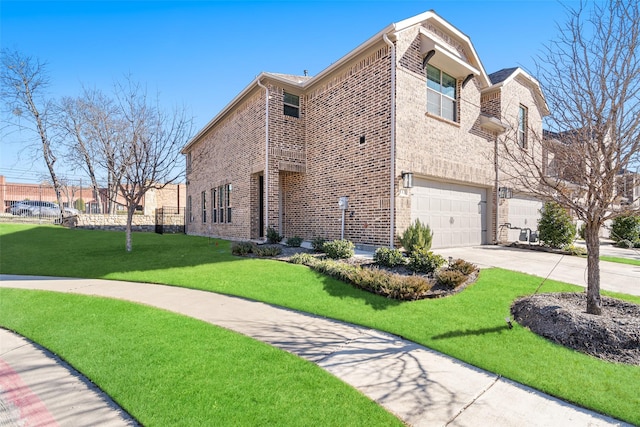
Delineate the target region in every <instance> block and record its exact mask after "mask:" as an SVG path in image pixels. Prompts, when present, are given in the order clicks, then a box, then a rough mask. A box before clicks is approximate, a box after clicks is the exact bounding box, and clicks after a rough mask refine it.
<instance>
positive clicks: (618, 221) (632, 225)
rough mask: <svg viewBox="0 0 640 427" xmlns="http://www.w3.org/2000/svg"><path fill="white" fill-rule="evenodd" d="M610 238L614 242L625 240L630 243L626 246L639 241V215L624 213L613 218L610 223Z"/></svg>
mask: <svg viewBox="0 0 640 427" xmlns="http://www.w3.org/2000/svg"><path fill="white" fill-rule="evenodd" d="M611 238H612V239H613V241H614V242H616V243H619V242H621V241H623V240H626V241H627V242H630V244H631V246H627V247H633V245H634V243H635V242H638V241H640V216H637V215H636V216H634V215H625V216H619V217H617V218H614V220H613V222H612V223H611ZM626 245H629V243H626Z"/></svg>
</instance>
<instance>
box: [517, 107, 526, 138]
mask: <svg viewBox="0 0 640 427" xmlns="http://www.w3.org/2000/svg"><path fill="white" fill-rule="evenodd" d="M518 145H519V146H520V147H522V148H527V107H525V106H523V105H521V106H520V108H518Z"/></svg>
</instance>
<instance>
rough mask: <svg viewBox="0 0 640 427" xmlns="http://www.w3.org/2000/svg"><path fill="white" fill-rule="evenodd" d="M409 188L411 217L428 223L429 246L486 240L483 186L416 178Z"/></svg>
mask: <svg viewBox="0 0 640 427" xmlns="http://www.w3.org/2000/svg"><path fill="white" fill-rule="evenodd" d="M411 190H412V196H411V221H415V220H416V219H420V221H421V222H423V223H426V224H429V226H430V227H431V230H432V231H433V244H432V248H448V247H456V246H474V245H482V244H485V243H487V224H488V222H487V190H486V189H485V188H481V187H473V186H467V185H460V184H452V183H447V182H439V181H430V180H426V179H420V178H416V179H414V185H413V188H412V189H411Z"/></svg>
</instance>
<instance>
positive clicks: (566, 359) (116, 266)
mask: <svg viewBox="0 0 640 427" xmlns="http://www.w3.org/2000/svg"><path fill="white" fill-rule="evenodd" d="M0 238H1V239H2V240H1V249H2V258H1V260H0V272H2V273H8V274H10V273H14V274H41V275H54V276H55V275H59V276H71V277H96V278H109V279H121V280H133V281H144V282H156V283H166V284H171V285H175V286H184V287H190V288H197V289H204V290H210V291H215V292H220V293H226V294H233V295H239V296H243V297H247V298H251V299H256V300H261V301H266V302H269V303H273V304H277V305H281V306H285V307H291V308H294V309H298V310H302V311H306V312H310V313H315V314H319V315H323V316H327V317H331V318H335V319H340V320H344V321H348V322H352V323H357V324H361V325H365V326H369V327H373V328H376V329H380V330H384V331H388V332H391V333H394V334H397V335H400V336H403V337H406V338H408V339H410V340H413V341H415V342H418V343H420V344H423V345H425V346H428V347H431V348H433V349H436V350H438V351H442V352H444V353H446V354H449V355H451V356H453V357H456V358H458V359H461V360H463V361H466V362H468V363H470V364H473V365H475V366H478V367H480V368H483V369H487V370H489V371H492V372H495V373H497V374H500V375H503V376H505V377H507V378H511V379H513V380H515V381H518V382H520V383H523V384H526V385H529V386H532V387H534V388H537V389H539V390H542V391H544V392H547V393H549V394H552V395H555V396H558V397H560V398H562V399H565V400H567V401H570V402H573V403H576V404H579V405H581V406H584V407H587V408H591V409H594V410H597V411H599V412H602V413H605V414H609V415H612V416H614V417H617V418H620V419H623V420H626V421H629V422H632V423H635V424H640V414H639V413H638V411H637V408H638V407H640V394H639V393H638V386H637V385H638V384H640V367H635V366H628V365H622V364H614V363H608V362H604V361H601V360H598V359H595V358H593V357H590V356H586V355H583V354H580V353H577V352H574V351H571V350H568V349H566V348H564V347H561V346H557V345H554V344H552V343H550V342H547V341H546V340H544V339H542V338H540V337H538V336H537V335H535V334H533V333H531V332H529V331H528V330H526V329H524V328H521V327H519V326H518V325H516V326H515V327H514V329H512V330H509V329H507V327H506V324H505V321H504V318H505V317H507V316H508V315H509V307H510V304H511V303H512V301H513V300H514V299H515V298H517V297H518V296H522V295H527V294H530V293H533V292H534V291H535V289H536V288H537V287H538V285H539V284H540V282H541V279H540V278H537V277H533V276H528V275H525V274H520V273H514V272H509V271H505V270H499V269H492V270H485V271H483V272H482V273H481V275H480V278H479V279H478V282H477V283H476V284H475V285H473V286H471V287H469V288H468V289H467V290H465V291H464V292H463V293H461V294H459V295H456V296H453V297H448V298H443V299H437V300H423V301H414V302H402V303H401V302H397V301H392V300H388V299H385V298H382V297H379V296H376V295H371V294H368V293H366V292H363V291H360V290H357V289H354V288H352V287H351V286H349V285H346V284H344V283H341V282H338V281H336V280H333V279H330V278H327V277H323V276H321V275H319V274H317V273H315V272H313V271H311V270H309V269H308V268H306V267H303V266H299V265H291V264H286V263H282V262H277V261H271V260H263V259H248V258H238V257H234V256H232V255H230V253H229V243H228V242H225V241H221V240H213V239H211V240H210V239H207V238H202V237H193V236H185V235H156V234H150V233H149V234H134V251H133V252H132V253H126V252H125V251H124V234H122V233H114V232H100V231H83V230H67V229H63V228H57V227H28V226H16V225H0ZM36 260H37V262H35V261H36ZM581 289H582V288H579V287H576V286H572V285H567V284H562V283H558V282H553V281H547V282H546V283H545V284H544V286H543V287H542V289H541V292H557V291H579V290H581ZM619 297H621V298H624V299H627V300H629V301H632V302H635V303H640V297H632V296H623V295H619Z"/></svg>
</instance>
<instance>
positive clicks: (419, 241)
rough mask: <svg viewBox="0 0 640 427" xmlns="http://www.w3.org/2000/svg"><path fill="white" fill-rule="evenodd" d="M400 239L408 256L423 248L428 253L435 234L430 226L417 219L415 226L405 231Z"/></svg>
mask: <svg viewBox="0 0 640 427" xmlns="http://www.w3.org/2000/svg"><path fill="white" fill-rule="evenodd" d="M399 239H400V243H401V244H402V247H404V249H405V251H407V253H408V254H411V253H412V252H413V251H414V250H415V249H416V248H423V249H426V250H427V251H428V250H429V249H431V241H432V239H433V232H432V231H431V228H430V227H429V225H428V224H422V222H420V220H419V219H416V220H415V222H414V223H413V224H411V225H410V226H409V227H408V228H407V229H406V230H404V232H403V233H402V235H401V236H399Z"/></svg>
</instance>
